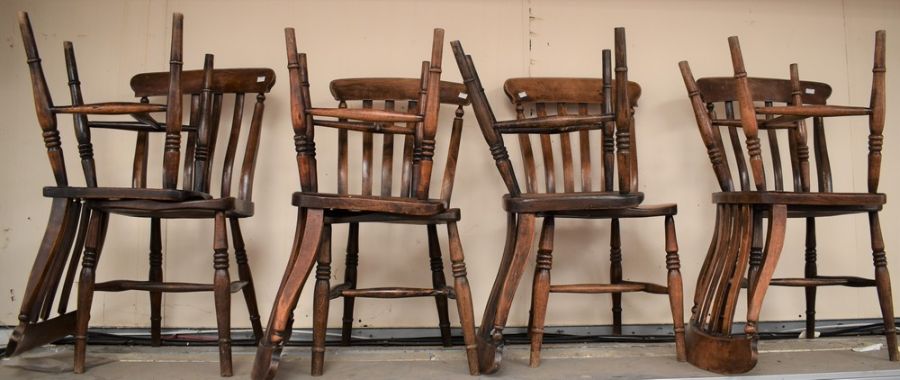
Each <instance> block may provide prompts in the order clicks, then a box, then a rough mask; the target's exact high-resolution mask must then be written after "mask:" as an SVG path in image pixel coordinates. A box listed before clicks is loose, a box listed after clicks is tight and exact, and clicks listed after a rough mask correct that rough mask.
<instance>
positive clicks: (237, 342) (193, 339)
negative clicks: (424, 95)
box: [0, 323, 884, 356]
mask: <svg viewBox="0 0 900 380" xmlns="http://www.w3.org/2000/svg"><path fill="white" fill-rule="evenodd" d="M798 334H799V333H798V332H796V331H781V332H760V333H759V338H760V339H762V340H772V339H796V338H798V337H799V335H798ZM820 334H821V335H820V336H821V337H842V336H864V335H883V334H884V326H883V325H882V324H881V323H872V324H866V325H858V326H847V327H828V328H827V330H825V329H823V330H822V331H820ZM89 339H90V342H91V344H92V345H93V344H97V345H118V346H149V345H150V337H149V336H146V335H142V336H133V335H122V334H112V333H100V332H91V333H89ZM504 340H505V342H506V344H510V345H519V344H528V343H529V342H530V339H529V337H528V334H527V333H516V334H506V335H504ZM674 340H675V338H674V336H672V335H576V334H562V333H545V334H544V343H548V344H552V343H670V342H673V341H674ZM73 342H74V340H73V339H72V338H64V339H61V340H58V341H56V342H54V344H72V343H73ZM161 343H162V345H164V346H174V347H187V346H216V345H217V344H218V338H217V334H216V333H215V332H210V333H185V334H168V335H163V337H162V339H161ZM326 343H327V344H328V345H332V344H337V343H339V341H338V340H337V339H333V340H329V341H327V342H326ZM452 343H453V344H454V345H461V344H462V343H463V339H462V337H461V336H454V337H453V338H452ZM441 344H442V340H441V338H440V337H438V336H424V337H408V338H373V339H365V338H357V339H354V340H353V345H354V346H367V347H393V346H413V347H421V346H438V345H441ZM232 345H233V346H247V347H252V346H255V345H256V341H255V340H254V339H252V338H234V339H232ZM287 345H288V346H299V347H308V346H311V345H312V341H310V340H309V339H302V340H301V339H292V340H290V341H288V343H287ZM0 356H2V354H0Z"/></svg>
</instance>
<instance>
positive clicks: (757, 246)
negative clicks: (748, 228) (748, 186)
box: [747, 213, 763, 307]
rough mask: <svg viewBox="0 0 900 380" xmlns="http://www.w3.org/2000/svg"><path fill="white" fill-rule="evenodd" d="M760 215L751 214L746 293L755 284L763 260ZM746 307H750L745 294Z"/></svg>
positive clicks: (748, 299) (748, 298)
mask: <svg viewBox="0 0 900 380" xmlns="http://www.w3.org/2000/svg"><path fill="white" fill-rule="evenodd" d="M762 222H763V220H762V215H760V214H759V213H754V214H753V235H752V236H751V238H750V264H749V266H750V269H748V270H747V291H748V292H749V291H750V287H751V284H753V283H755V282H756V278H757V277H759V267H760V266H761V265H762V260H763V228H762ZM747 294H748V297H747V306H748V307H749V306H750V297H749V294H750V293H747Z"/></svg>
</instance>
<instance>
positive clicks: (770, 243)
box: [723, 204, 787, 351]
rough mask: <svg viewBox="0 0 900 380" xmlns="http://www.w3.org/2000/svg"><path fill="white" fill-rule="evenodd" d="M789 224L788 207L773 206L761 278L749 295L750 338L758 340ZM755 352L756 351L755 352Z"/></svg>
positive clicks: (726, 325) (747, 328) (749, 289)
mask: <svg viewBox="0 0 900 380" xmlns="http://www.w3.org/2000/svg"><path fill="white" fill-rule="evenodd" d="M786 223H787V206H786V205H783V204H776V205H772V208H771V212H770V215H769V227H768V232H767V233H766V247H765V252H764V253H763V261H762V265H761V266H760V268H759V276H758V277H757V279H756V281H755V282H754V283H752V284H749V286H748V288H747V294H748V297H749V298H750V303H749V306H748V307H747V324H746V325H745V326H744V332H745V333H746V334H747V336H748V337H751V338H752V339H754V340H755V339H757V334H758V331H757V325H758V323H759V313H760V311H761V310H762V302H763V298H765V296H766V290H768V289H769V283H770V282H771V281H772V274H774V273H775V267H776V265H777V264H778V258H779V257H781V249H782V247H784V229H785V224H786ZM723 326H725V327H723V328H730V326H731V320H730V318H729V320H728V321H727V323H725V324H723ZM754 351H755V350H754Z"/></svg>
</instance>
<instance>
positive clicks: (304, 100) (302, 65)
mask: <svg viewBox="0 0 900 380" xmlns="http://www.w3.org/2000/svg"><path fill="white" fill-rule="evenodd" d="M443 36H444V32H443V30H441V29H435V30H434V38H433V45H432V49H431V57H430V60H429V61H425V62H423V63H422V65H421V66H420V71H419V73H420V77H419V78H418V79H416V78H345V79H335V80H333V81H332V82H331V85H330V87H331V93H332V95H334V98H335V100H337V101H338V107H337V108H313V107H311V101H310V98H309V80H308V73H307V58H306V55H305V54H303V53H299V54H298V52H297V44H296V40H295V36H294V31H293V29H291V28H288V29H286V30H285V38H286V45H287V52H288V54H287V55H288V71H289V72H290V84H291V86H290V87H291V89H290V90H291V116H292V122H293V127H294V143H295V150H296V152H297V165H298V173H299V175H300V184H301V189H300V190H301V191H298V192H296V193H294V196H293V204H294V205H295V206H297V207H298V221H297V230H296V231H297V232H296V235H295V240H294V247H293V251H292V253H291V258H290V259H289V262H288V265H287V267H286V268H285V274H284V277H283V279H282V282H281V286H280V288H279V291H278V295H277V296H276V300H275V303H274V305H273V309H272V314H271V315H272V317H271V319H270V321H269V327H268V330H267V333H266V336H265V337H264V339H263V341H262V342H261V343H260V345H259V347H258V349H257V354H256V359H255V362H254V367H253V373H252V377H253V378H254V379H271V378H273V377H275V374H276V371H277V369H278V365H279V363H280V357H281V351H282V349H283V347H284V344H285V343H286V342H287V340H288V339H289V338H290V331H291V324H292V320H293V317H292V313H293V308H294V307H295V306H296V304H297V299H298V297H299V296H300V293H301V291H302V288H303V284H304V282H305V281H306V278H307V277H308V276H309V275H310V273H312V271H313V263H315V264H316V269H315V285H314V289H313V299H314V302H313V303H314V305H313V347H312V366H311V373H312V375H313V376H318V375H321V374H322V373H323V372H324V367H325V352H326V350H325V332H326V327H327V317H328V309H329V305H330V300H332V299H335V298H343V302H344V305H343V318H342V329H341V330H342V332H341V344H343V345H349V344H352V343H353V342H352V339H351V332H352V328H353V319H354V318H353V315H354V307H355V300H356V298H360V297H367V298H379V299H387V298H406V297H433V298H434V300H435V304H436V309H437V312H438V320H439V328H440V331H441V338H442V341H443V343H444V345H445V346H450V345H451V334H450V318H449V315H448V300H449V299H455V300H456V305H457V310H458V312H459V320H460V324H461V327H462V333H463V334H462V335H463V340H464V342H465V349H466V355H467V358H468V361H469V372H470V373H471V374H473V375H475V374H478V365H477V357H476V344H475V322H474V316H473V310H472V298H471V292H470V290H469V284H468V279H467V275H466V267H465V263H464V258H463V251H462V243H461V241H460V236H459V232H458V230H457V226H456V223H457V222H458V221H459V220H460V213H459V209H454V208H450V199H451V195H452V191H453V183H454V178H455V175H456V165H457V159H458V155H459V144H460V141H461V134H462V122H463V116H464V114H463V107H464V106H466V105H468V104H469V101H468V100H467V95H466V93H465V87H464V86H463V85H462V84H458V83H452V82H445V81H444V82H442V81H440V73H441V54H442V50H443ZM441 104H444V105H449V106H455V108H456V112H455V117H454V118H453V121H452V126H450V128H451V130H450V138H449V141H448V147H447V150H446V152H447V153H446V154H447V159H446V166H445V168H444V172H443V177H442V178H441V181H440V183H441V185H440V187H439V192H440V196H439V197H435V196H433V195H432V194H433V193H436V191H434V190H433V189H431V186H430V185H431V182H432V173H433V157H434V154H435V149H436V144H437V143H438V141H436V136H437V129H438V127H439V125H438V118H437V115H438V110H439V108H440V106H441ZM315 127H326V128H336V129H337V149H333V150H332V149H328V150H326V151H327V152H333V153H334V154H336V156H337V160H336V161H337V172H336V173H335V175H334V176H333V177H334V178H336V179H337V191H336V192H334V193H328V192H322V191H320V189H319V178H320V176H319V173H320V172H324V171H325V170H326V169H324V168H320V167H318V166H317V160H316V141H315ZM351 133H359V134H361V139H360V140H361V144H360V145H359V146H358V147H357V148H356V149H357V151H358V152H360V154H358V155H353V157H359V158H361V165H359V168H360V169H359V172H358V173H351V170H350V168H351V165H350V157H351V154H350V151H351V150H353V149H354V147H353V146H352V145H351V144H350V143H349V141H350V134H351ZM376 137H378V138H377V139H376ZM376 142H377V143H376ZM379 144H380V145H379ZM379 156H380V157H379ZM377 158H380V161H379V160H377ZM377 162H380V164H377ZM321 177H322V178H327V175H322V176H321ZM351 183H353V184H354V185H355V184H358V185H359V186H358V187H357V186H351ZM398 184H399V186H397V185H398ZM351 188H352V189H354V192H351ZM356 189H358V190H356ZM371 222H382V223H405V224H423V225H425V226H426V231H425V232H426V233H427V235H426V236H427V238H428V259H429V264H430V269H431V274H432V276H431V277H432V286H431V287H430V288H418V287H396V286H391V287H379V288H360V287H359V286H358V285H359V282H358V279H359V278H358V276H359V275H360V274H361V270H360V268H358V265H359V262H360V257H359V256H360V253H366V252H365V251H366V250H365V249H363V250H362V251H364V252H360V251H361V250H360V241H359V231H360V224H361V223H371ZM337 224H347V225H348V229H349V233H348V240H347V246H346V260H345V265H346V269H345V271H344V281H343V283H341V284H337V285H332V284H331V280H332V276H331V267H332V241H331V236H332V233H331V232H332V228H333V227H334V226H335V225H337ZM439 224H445V225H446V226H447V233H448V237H449V241H450V244H449V248H450V262H451V267H452V273H453V284H452V286H451V285H448V283H447V279H446V278H445V276H444V266H443V259H442V257H441V250H440V244H439V243H438V235H437V225H439Z"/></svg>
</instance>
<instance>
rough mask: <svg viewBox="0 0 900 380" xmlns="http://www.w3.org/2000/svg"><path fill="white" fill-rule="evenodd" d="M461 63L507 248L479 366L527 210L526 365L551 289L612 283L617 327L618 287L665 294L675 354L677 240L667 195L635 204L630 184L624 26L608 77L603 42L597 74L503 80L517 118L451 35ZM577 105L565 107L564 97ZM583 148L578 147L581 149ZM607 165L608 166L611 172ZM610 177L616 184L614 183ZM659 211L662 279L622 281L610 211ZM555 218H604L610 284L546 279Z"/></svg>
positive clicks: (498, 345)
mask: <svg viewBox="0 0 900 380" xmlns="http://www.w3.org/2000/svg"><path fill="white" fill-rule="evenodd" d="M451 46H452V47H453V51H454V55H455V57H456V62H457V65H458V66H459V69H460V73H461V74H462V77H463V79H464V81H465V83H466V86H467V88H468V92H469V94H470V98H471V101H472V105H473V108H474V110H475V115H476V118H477V119H478V122H479V125H480V126H481V131H482V134H483V135H484V137H485V140H486V141H487V143H488V145H489V147H490V150H491V153H492V155H493V158H494V160H495V163H496V165H497V168H498V170H499V171H500V175H501V178H502V179H503V181H504V183H505V184H506V187H507V190H508V192H509V193H508V194H507V195H505V196H504V198H503V200H504V209H505V210H506V212H507V234H506V248H505V249H504V253H503V258H502V259H501V264H500V268H499V270H498V274H497V278H496V280H495V282H494V286H493V289H492V291H491V296H490V298H489V299H488V305H487V307H486V308H485V312H484V316H483V319H482V323H481V327H480V329H479V332H478V347H479V365H480V369H481V371H482V372H483V373H493V372H496V371H497V370H498V369H499V366H500V361H501V358H502V349H503V345H504V343H503V329H504V327H505V325H506V321H507V318H508V315H509V310H510V306H511V304H512V300H513V297H514V295H515V291H516V287H517V284H518V282H519V280H520V278H521V276H522V272H523V270H524V265H525V262H526V260H527V257H528V255H529V254H530V252H531V249H532V247H531V244H532V240H533V237H534V233H535V220H536V218H538V217H543V226H542V227H541V234H540V241H539V243H538V255H537V266H536V268H535V274H534V283H533V292H532V297H533V298H532V307H531V313H530V318H529V335H530V338H531V358H530V365H531V366H532V367H536V366H538V365H539V364H540V349H541V341H542V338H543V328H544V317H545V314H546V311H547V300H548V297H549V294H550V293H551V292H559V293H588V294H598V293H611V294H612V295H613V317H614V331H615V332H616V333H621V326H622V322H621V294H622V293H624V292H649V293H656V294H668V295H669V301H670V305H671V308H672V317H673V321H674V332H675V341H676V353H677V358H678V359H679V360H684V355H685V354H684V323H683V311H682V306H681V304H682V292H683V291H682V284H681V274H680V270H679V268H680V264H679V259H678V245H677V242H676V237H675V222H674V215H675V213H676V212H677V207H676V206H675V205H674V204H664V205H652V206H649V205H640V203H641V201H642V200H643V194H642V193H640V192H638V191H637V190H638V176H637V146H636V144H635V140H634V136H635V127H634V118H633V114H634V106H635V105H636V104H637V99H638V97H639V96H640V86H639V85H638V84H637V83H634V82H629V81H628V69H627V65H626V61H625V57H626V54H625V31H624V29H623V28H616V30H615V55H616V59H615V71H616V77H615V83H613V80H612V67H611V62H610V61H611V54H610V51H609V50H604V51H603V79H602V80H598V79H584V78H515V79H510V80H507V81H506V84H505V85H504V89H505V90H506V94H507V96H508V97H509V98H510V101H511V102H512V103H513V104H514V105H515V106H516V113H517V119H516V120H509V121H497V120H496V118H495V117H494V114H493V112H492V111H491V106H490V103H489V102H488V101H487V98H486V97H485V95H484V89H483V88H482V86H481V81H480V79H479V78H478V73H477V72H476V70H475V66H474V63H473V61H472V57H471V56H468V55H466V54H465V52H464V51H463V49H462V45H461V44H460V43H459V41H453V42H451ZM548 103H551V104H552V103H556V104H557V114H556V115H548V113H547V108H549V107H548V106H547V104H548ZM570 103H571V104H574V105H576V106H577V109H578V115H572V114H570V111H569V105H570ZM526 104H534V108H535V113H536V114H537V116H536V117H527V116H526V113H525V108H526ZM590 105H599V106H600V109H601V112H600V114H599V115H591V114H590V112H589V106H590ZM591 130H598V131H599V132H601V133H602V138H601V139H599V140H600V141H602V142H603V144H602V147H603V150H602V152H601V153H602V154H601V156H602V162H601V165H602V168H603V178H602V183H601V191H594V186H593V181H592V178H591V171H592V170H591V158H590V153H589V152H590V140H591V138H590V137H589V131H591ZM570 133H572V134H575V133H577V134H578V135H577V137H576V138H578V141H579V147H580V152H579V153H580V154H581V157H580V165H581V172H580V174H581V176H580V177H581V185H582V186H581V189H580V191H578V190H577V189H576V186H575V177H576V174H575V165H574V161H575V160H574V158H573V157H574V155H573V152H572V147H571V145H572V142H571V137H570V136H569V134H570ZM504 134H515V135H517V137H518V140H519V146H520V149H521V152H522V156H523V167H524V171H525V184H526V186H525V190H524V191H523V189H522V188H520V186H519V180H518V178H517V177H516V175H515V172H514V170H513V165H512V162H511V160H510V158H509V154H508V153H507V149H506V146H505V145H504V143H503V138H502V136H503V135H504ZM530 134H537V135H539V138H540V141H541V150H542V156H543V159H544V161H543V162H544V174H545V176H544V177H545V181H544V190H545V191H546V192H545V193H540V192H538V191H539V189H540V187H539V181H538V179H537V178H538V175H537V170H536V165H535V160H534V153H533V150H532V147H531V140H530V138H529V135H530ZM554 134H558V135H559V136H560V144H561V152H562V156H563V165H562V167H563V192H559V193H557V192H556V181H557V177H558V176H557V175H556V174H555V173H554V160H553V155H554V154H553V148H552V145H551V139H550V136H551V135H554ZM586 152H587V154H585V153H586ZM614 173H615V174H614ZM616 179H618V189H614V185H615V183H616ZM654 216H661V217H664V220H665V223H664V224H665V240H666V244H665V252H666V267H667V270H668V286H662V285H656V284H651V283H639V282H626V281H622V267H621V258H622V252H621V245H620V240H621V239H620V236H619V220H620V219H625V218H642V217H654ZM556 218H579V219H610V220H611V238H610V259H611V263H610V272H611V283H609V284H573V285H551V284H550V268H551V266H552V252H553V240H554V236H553V235H554V230H555V219H556Z"/></svg>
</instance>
